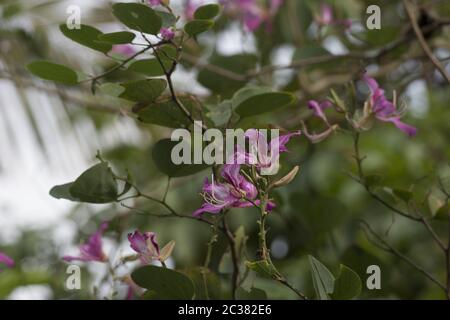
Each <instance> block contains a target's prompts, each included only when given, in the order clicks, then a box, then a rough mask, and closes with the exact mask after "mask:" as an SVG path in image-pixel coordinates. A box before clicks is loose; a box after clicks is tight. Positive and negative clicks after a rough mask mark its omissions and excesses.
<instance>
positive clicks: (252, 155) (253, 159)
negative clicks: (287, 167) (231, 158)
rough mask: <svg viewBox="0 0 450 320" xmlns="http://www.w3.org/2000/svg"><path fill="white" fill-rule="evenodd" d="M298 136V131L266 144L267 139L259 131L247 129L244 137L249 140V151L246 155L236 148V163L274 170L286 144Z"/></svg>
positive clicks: (299, 133) (285, 150) (284, 150)
mask: <svg viewBox="0 0 450 320" xmlns="http://www.w3.org/2000/svg"><path fill="white" fill-rule="evenodd" d="M299 135H301V132H300V130H298V131H294V132H291V133H288V134H285V135H281V136H279V137H276V138H273V139H272V140H270V142H269V143H267V137H266V136H265V134H264V133H263V132H261V130H257V129H249V130H247V131H246V132H245V137H246V138H247V139H248V140H249V146H250V148H251V150H250V152H248V153H247V152H245V150H242V148H241V147H240V146H238V149H237V152H236V154H235V157H236V158H237V159H238V161H241V160H242V159H244V161H245V163H246V164H250V165H255V166H256V167H257V168H258V169H259V170H261V169H267V170H268V171H271V170H270V169H273V170H275V169H276V168H274V166H276V164H278V162H279V157H280V153H282V152H287V151H288V149H287V147H286V144H287V143H288V142H289V140H290V139H291V137H293V136H299Z"/></svg>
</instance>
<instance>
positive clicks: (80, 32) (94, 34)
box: [59, 24, 112, 53]
mask: <svg viewBox="0 0 450 320" xmlns="http://www.w3.org/2000/svg"><path fill="white" fill-rule="evenodd" d="M59 29H60V30H61V32H62V33H63V34H64V35H65V36H66V37H67V38H69V39H70V40H72V41H75V42H77V43H79V44H81V45H83V46H85V47H88V48H91V49H94V50H97V51H100V52H103V53H107V52H109V51H111V49H112V45H111V44H109V43H104V42H100V41H99V40H98V38H99V36H100V35H102V34H103V33H102V32H101V31H100V30H98V29H96V28H94V27H91V26H87V25H84V24H82V25H81V28H80V29H72V30H70V29H69V28H68V27H67V25H65V24H62V25H60V27H59Z"/></svg>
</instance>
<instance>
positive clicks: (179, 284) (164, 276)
mask: <svg viewBox="0 0 450 320" xmlns="http://www.w3.org/2000/svg"><path fill="white" fill-rule="evenodd" d="M131 278H132V279H133V281H134V282H135V283H136V284H137V285H138V286H140V287H142V288H146V289H148V290H151V291H153V292H155V293H156V294H155V296H154V297H155V298H158V299H175V300H191V299H192V298H193V297H194V284H193V282H192V281H191V279H189V278H188V277H187V276H185V275H184V274H182V273H180V272H177V271H175V270H171V269H167V268H161V267H157V266H143V267H140V268H138V269H137V270H135V271H134V272H133V273H132V274H131Z"/></svg>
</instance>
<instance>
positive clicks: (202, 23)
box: [184, 20, 214, 37]
mask: <svg viewBox="0 0 450 320" xmlns="http://www.w3.org/2000/svg"><path fill="white" fill-rule="evenodd" d="M213 25H214V21H212V20H191V21H189V22H188V23H186V24H185V26H184V31H186V33H187V34H188V35H190V36H191V37H193V36H196V35H198V34H200V33H202V32H205V31H208V30H209V29H211V28H212V27H213Z"/></svg>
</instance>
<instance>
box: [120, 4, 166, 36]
mask: <svg viewBox="0 0 450 320" xmlns="http://www.w3.org/2000/svg"><path fill="white" fill-rule="evenodd" d="M113 14H114V16H115V17H116V18H117V19H119V21H120V22H122V23H123V24H124V25H126V26H127V27H128V28H130V29H133V30H136V31H140V32H144V33H149V34H158V32H159V30H160V29H161V27H162V19H161V17H160V16H158V15H157V14H156V13H155V11H154V10H153V9H151V8H150V7H148V6H146V5H144V4H140V3H115V4H114V5H113Z"/></svg>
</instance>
